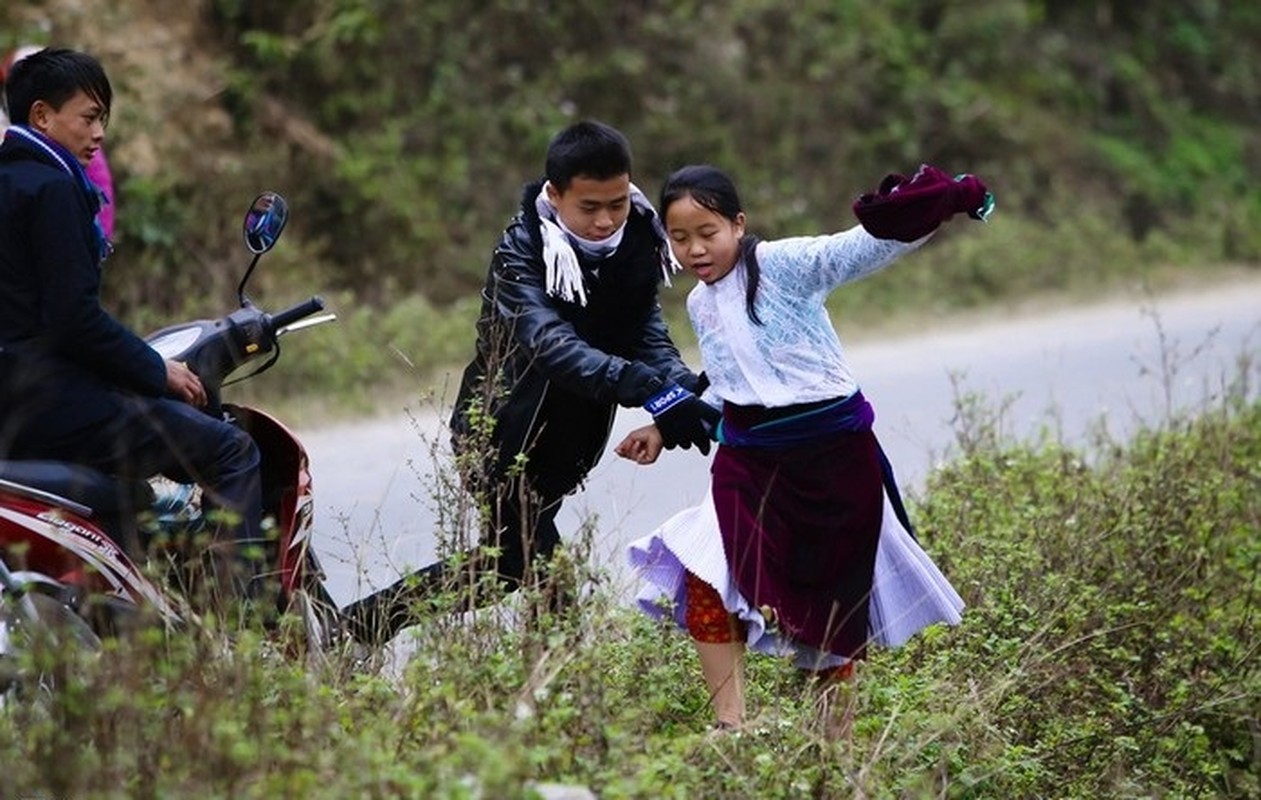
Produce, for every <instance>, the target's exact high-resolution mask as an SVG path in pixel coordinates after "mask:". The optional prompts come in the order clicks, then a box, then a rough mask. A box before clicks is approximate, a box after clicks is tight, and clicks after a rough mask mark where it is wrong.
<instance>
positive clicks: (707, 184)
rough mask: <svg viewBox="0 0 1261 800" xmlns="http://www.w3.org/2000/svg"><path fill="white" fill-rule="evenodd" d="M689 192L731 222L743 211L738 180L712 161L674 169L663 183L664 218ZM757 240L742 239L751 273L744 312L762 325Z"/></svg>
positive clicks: (743, 254)
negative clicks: (758, 292) (758, 301)
mask: <svg viewBox="0 0 1261 800" xmlns="http://www.w3.org/2000/svg"><path fill="white" fill-rule="evenodd" d="M689 196H690V197H691V198H692V199H693V200H695V201H696V203H697V204H698V205H700V206H702V207H703V208H707V209H709V210H710V211H712V212H714V213H715V214H717V215H719V216H721V217H725V218H726V219H728V220H730V221H732V222H735V221H736V219H737V217H739V216H740V214H742V213H743V212H744V207H743V206H742V205H741V204H740V194H739V192H737V191H736V185H735V183H734V182H733V181H732V180H731V178H729V177H728V176H727V173H725V172H723V171H722V170H720V169H718V168H717V167H713V166H710V165H709V164H692V165H690V166H687V167H683V168H681V169H678V170H675V171H674V172H673V173H672V174H671V175H670V177H669V178H666V182H665V185H664V186H662V187H661V202H660V203H659V204H658V206H657V208H658V209H660V213H661V217H662V219H664V218H665V215H666V211H667V210H668V209H669V208H670V204H671V203H673V202H675V201H676V200H682V199H683V198H684V197H689ZM757 243H758V238H757V237H756V236H753V235H751V234H745V235H744V236H743V237H742V238H741V239H740V257H741V258H743V259H744V268H745V271H746V273H747V274H748V282H747V285H746V286H745V290H744V308H745V313H747V314H748V315H749V319H750V320H752V322H753V324H755V325H761V324H762V319H761V317H759V316H758V313H757V308H756V307H755V305H756V301H757V287H758V284H759V283H760V282H761V279H762V270H761V268H760V267H759V266H758V263H757Z"/></svg>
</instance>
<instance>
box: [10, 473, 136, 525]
mask: <svg viewBox="0 0 1261 800" xmlns="http://www.w3.org/2000/svg"><path fill="white" fill-rule="evenodd" d="M0 481H8V482H9V483H15V484H19V485H20V486H25V487H28V488H31V489H37V490H39V491H42V492H47V493H48V494H53V495H57V496H58V497H63V498H65V499H67V500H72V501H74V502H75V503H78V504H80V505H84V506H87V507H88V508H90V509H91V510H92V512H93V513H94V514H95V515H99V516H101V517H104V518H107V519H118V518H122V517H123V515H128V514H135V513H136V511H138V510H140V509H144V508H148V507H149V506H150V505H151V504H152V503H153V502H154V495H153V489H152V487H150V486H149V484H148V483H147V482H144V481H127V480H123V479H120V478H115V477H111V476H109V475H106V474H105V473H103V472H100V471H99V470H95V469H92V468H91V467H85V466H83V465H81V464H71V463H67V462H64V461H41V460H32V461H26V460H6V459H0Z"/></svg>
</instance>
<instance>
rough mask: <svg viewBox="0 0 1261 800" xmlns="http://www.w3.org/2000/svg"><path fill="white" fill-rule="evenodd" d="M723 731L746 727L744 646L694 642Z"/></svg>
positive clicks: (742, 644) (711, 701)
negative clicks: (743, 725)
mask: <svg viewBox="0 0 1261 800" xmlns="http://www.w3.org/2000/svg"><path fill="white" fill-rule="evenodd" d="M693 643H694V644H695V645H696V652H697V653H699V654H700V658H701V673H702V674H703V675H704V676H705V685H706V686H707V687H709V698H710V703H711V704H712V705H713V708H714V714H715V716H717V718H718V726H719V727H720V728H738V727H740V725H742V724H743V723H744V642H738V641H737V642H719V643H712V642H693Z"/></svg>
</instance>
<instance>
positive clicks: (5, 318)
mask: <svg viewBox="0 0 1261 800" xmlns="http://www.w3.org/2000/svg"><path fill="white" fill-rule="evenodd" d="M94 214H95V208H93V205H92V198H91V197H90V196H89V195H88V194H87V193H86V192H85V191H84V189H83V187H82V186H81V185H80V184H79V183H78V181H77V179H76V178H75V177H74V176H72V175H71V174H70V173H68V172H67V171H66V170H65V169H63V168H62V167H61V165H59V164H58V163H57V162H56V160H54V159H53V158H52V157H51V156H50V155H49V154H48V153H45V152H44V151H43V150H41V149H40V148H39V147H37V146H36V145H34V144H32V143H30V142H28V141H26V140H25V139H23V138H21V137H20V136H18V135H16V134H11V135H9V136H6V137H5V140H4V143H3V144H0V348H2V349H3V352H2V353H0V457H3V455H4V453H5V451H6V450H7V449H9V447H10V446H11V445H12V443H13V441H14V437H17V438H18V439H19V440H21V441H22V442H23V443H24V445H23V446H28V445H29V444H30V443H32V442H38V439H39V437H40V435H41V430H45V429H47V430H56V431H58V432H59V433H61V434H65V433H68V432H73V431H75V430H84V429H88V428H91V427H93V426H96V425H99V424H102V423H103V422H105V421H106V420H108V419H110V418H112V417H113V416H114V415H115V414H116V413H117V409H118V402H119V400H120V396H119V395H118V393H117V390H120V389H121V390H124V391H130V392H135V393H139V394H144V395H150V396H159V395H161V394H162V393H163V392H164V391H165V389H166V366H165V364H164V363H163V361H162V358H161V357H160V356H159V355H158V354H157V353H156V352H155V351H154V350H153V349H152V348H150V347H149V346H148V345H147V344H146V343H145V342H144V341H143V340H142V339H140V338H139V337H138V336H136V335H135V334H134V333H132V332H131V331H129V330H128V329H127V328H125V327H124V326H123V325H122V324H120V323H119V322H118V321H117V320H115V319H114V318H113V317H112V316H110V315H109V314H108V313H107V312H106V311H105V310H104V309H103V308H102V307H101V303H100V287H101V266H100V245H99V240H98V238H97V232H96V228H95V225H94V222H93V216H94Z"/></svg>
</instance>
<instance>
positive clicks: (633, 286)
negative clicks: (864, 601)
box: [346, 120, 717, 642]
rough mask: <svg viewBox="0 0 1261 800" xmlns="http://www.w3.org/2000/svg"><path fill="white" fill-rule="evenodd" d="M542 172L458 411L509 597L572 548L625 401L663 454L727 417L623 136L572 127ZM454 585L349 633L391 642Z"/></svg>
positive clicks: (510, 246)
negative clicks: (677, 328) (678, 298)
mask: <svg viewBox="0 0 1261 800" xmlns="http://www.w3.org/2000/svg"><path fill="white" fill-rule="evenodd" d="M545 173H546V178H545V179H544V180H542V181H538V182H536V183H532V184H530V185H528V186H526V187H525V191H524V194H523V196H522V200H521V210H520V211H519V212H518V213H517V215H516V216H515V217H514V218H513V220H512V221H511V222H510V223H509V225H508V227H507V229H506V230H505V231H504V233H503V235H502V237H501V238H500V240H499V243H498V245H497V246H496V248H495V251H494V254H493V256H492V258H491V262H490V270H489V274H488V275H487V278H486V285H485V287H484V288H483V290H482V299H483V303H482V313H481V317H480V319H479V321H478V326H477V330H478V336H477V354H476V356H475V357H474V359H473V361H472V363H470V364H469V365H468V367H467V368H466V369H465V371H464V377H463V381H462V382H461V386H460V392H459V396H458V398H457V400H456V404H455V409H454V413H453V415H452V419H451V427H452V430H453V435H454V443H455V445H456V451H457V453H458V454H460V459H462V463H461V475H462V477H463V480H464V484H465V487H466V488H468V489H470V490H471V491H473V493H474V494H475V496H477V497H479V498H481V499H482V500H484V501H485V503H486V507H487V508H489V509H490V514H489V517H490V518H489V519H488V520H486V533H485V534H484V537H483V542H482V544H483V545H484V546H485V548H484V549H480V550H478V551H475V552H473V553H470V554H468V555H469V556H470V557H471V558H473V559H474V562H473V563H474V566H475V569H474V572H484V571H486V570H494V572H495V573H496V574H497V575H498V576H499V578H500V580H499V581H498V586H499V588H500V589H502V590H504V591H512V590H513V589H515V588H517V587H518V586H519V585H520V583H521V581H522V580H523V578H524V577H525V575H526V573H527V570H528V569H529V568H530V567H531V565H532V563H534V561H535V559H536V558H541V559H546V558H548V557H549V556H550V555H551V554H552V551H553V550H554V549H555V547H556V545H557V543H558V542H559V541H560V535H559V533H558V531H557V529H556V524H555V518H556V514H557V512H558V511H559V510H560V505H561V502H562V500H563V498H564V497H565V495H567V494H569V493H570V492H572V491H574V490H575V489H576V488H577V487H578V486H579V484H580V483H581V482H582V481H583V479H584V478H585V477H586V476H587V474H588V472H589V471H590V470H591V468H592V467H593V466H594V465H595V463H596V461H598V460H599V458H600V456H601V454H602V453H603V452H604V448H605V445H606V444H607V442H608V437H609V431H610V429H611V426H612V423H613V416H614V413H615V412H616V409H617V406H619V405H621V406H626V407H635V406H642V407H644V408H646V409H647V410H649V411H650V412H651V413H652V414H653V416H654V419H655V421H656V423H657V425H658V427H659V428H660V429H661V431H662V433H663V435H664V439H665V441H664V444H665V446H666V447H667V448H673V447H683V448H688V447H691V446H692V445H696V446H697V447H698V448H700V449H701V450H702V451H703V452H705V453H708V452H709V444H710V435H709V427H708V426H709V425H710V424H712V422H713V421H714V420H715V419H716V414H717V412H716V411H715V410H714V409H712V408H710V407H708V406H706V405H705V404H704V403H703V402H702V401H701V400H699V398H698V397H697V395H698V394H699V393H700V392H701V391H702V390H703V388H704V387H703V386H702V385H701V378H700V377H699V376H697V375H695V374H693V373H692V372H691V371H690V370H689V369H688V368H687V366H686V365H685V364H684V363H683V361H682V359H681V358H680V356H679V352H678V349H677V348H676V347H675V345H674V343H673V342H672V341H671V339H670V335H669V332H668V331H667V329H666V325H665V323H664V321H663V320H662V317H661V309H660V306H659V304H658V298H657V289H658V285H659V284H660V283H661V282H662V280H663V279H667V280H668V277H669V274H670V273H671V272H672V271H674V270H675V269H676V265H675V264H674V262H673V260H672V255H671V253H670V248H669V244H668V242H667V240H666V237H665V233H664V229H663V228H662V226H661V223H660V220H659V218H658V216H657V213H656V211H655V210H654V209H653V208H652V206H651V204H650V203H649V201H648V200H647V198H646V197H644V195H643V193H642V192H640V191H639V189H638V188H637V187H635V185H634V184H633V183H631V154H630V147H629V145H628V143H627V141H626V138H625V137H624V136H623V135H622V134H621V133H620V132H619V131H617V130H616V129H614V128H611V127H609V126H608V125H605V124H603V123H600V122H596V121H590V120H588V121H583V122H579V123H576V124H574V125H572V126H570V127H568V128H566V129H565V130H563V131H561V132H560V133H558V134H557V135H556V136H555V137H554V138H553V139H552V141H551V143H550V144H549V146H548V151H547V162H546V168H545ZM483 455H485V457H483ZM492 554H493V555H492ZM451 585H452V581H451V570H450V568H449V567H448V565H447V564H446V563H445V562H440V563H437V564H433V565H431V566H429V567H426V568H424V569H422V570H420V571H418V572H417V573H415V574H413V575H411V576H408V577H405V578H404V579H402V580H400V581H399V582H397V583H396V584H394V585H393V586H390V587H388V588H386V589H383V590H381V591H379V592H377V593H375V594H373V595H370V596H368V597H366V598H364V599H362V600H359V601H356V602H355V603H353V604H351V605H350V606H349V607H348V608H347V609H346V615H347V619H348V621H349V624H350V628H351V630H352V632H353V633H354V635H355V636H356V638H359V639H360V640H362V641H366V642H380V641H384V640H388V639H389V638H391V637H393V635H394V634H395V633H397V632H398V630H399V629H400V628H402V627H404V626H405V625H406V624H408V623H409V621H410V611H411V610H412V608H413V607H414V606H415V604H416V603H417V602H418V601H420V600H422V599H425V598H428V597H432V596H433V595H434V593H435V592H437V591H441V590H442V589H444V588H449V587H451ZM484 599H486V598H484Z"/></svg>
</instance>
